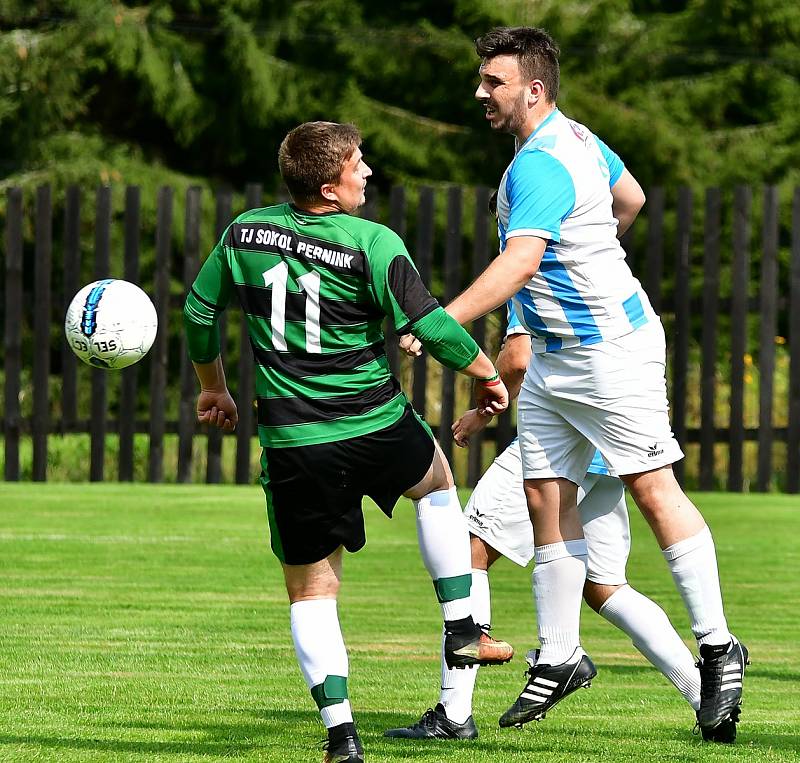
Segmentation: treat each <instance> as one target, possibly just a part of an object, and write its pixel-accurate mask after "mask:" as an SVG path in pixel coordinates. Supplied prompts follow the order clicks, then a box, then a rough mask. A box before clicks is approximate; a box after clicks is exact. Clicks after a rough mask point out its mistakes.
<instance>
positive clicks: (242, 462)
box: [236, 183, 262, 484]
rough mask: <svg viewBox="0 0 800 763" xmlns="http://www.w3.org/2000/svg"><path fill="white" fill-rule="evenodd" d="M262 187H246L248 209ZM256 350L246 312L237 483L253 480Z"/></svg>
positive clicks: (258, 199)
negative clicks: (251, 347)
mask: <svg viewBox="0 0 800 763" xmlns="http://www.w3.org/2000/svg"><path fill="white" fill-rule="evenodd" d="M261 193H262V187H261V185H259V184H258V183H250V184H249V185H248V186H247V188H246V189H245V201H246V205H247V208H248V209H253V208H254V207H260V206H261ZM253 365H254V364H253V352H252V350H251V349H250V336H249V334H248V333H247V321H246V320H245V316H244V313H242V322H241V327H240V333H239V389H238V398H237V399H238V401H239V425H238V426H237V428H236V482H238V483H240V484H247V483H249V482H252V481H253V475H252V474H251V472H250V447H251V445H250V441H251V439H252V437H253V433H254V432H255V431H256V423H255V409H254V407H253V403H254V397H255V392H254V389H253Z"/></svg>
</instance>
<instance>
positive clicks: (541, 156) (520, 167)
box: [506, 149, 575, 241]
mask: <svg viewBox="0 0 800 763" xmlns="http://www.w3.org/2000/svg"><path fill="white" fill-rule="evenodd" d="M506 195H507V198H508V205H509V215H508V227H507V230H506V234H508V233H512V232H513V231H515V230H542V231H547V232H548V233H549V234H550V238H551V239H552V240H553V241H560V240H561V222H562V221H563V220H564V219H566V218H567V217H568V216H569V215H570V214H571V213H572V210H573V209H574V208H575V186H574V184H573V182H572V177H571V176H570V174H569V172H567V170H566V168H565V167H564V165H563V164H561V162H559V161H558V159H556V158H555V157H553V156H551V155H550V154H548V153H546V152H544V151H539V150H529V149H524V150H522V151H521V152H520V153H519V154H518V155H517V157H516V159H514V162H513V164H512V165H511V169H510V170H509V172H508V178H507V180H506Z"/></svg>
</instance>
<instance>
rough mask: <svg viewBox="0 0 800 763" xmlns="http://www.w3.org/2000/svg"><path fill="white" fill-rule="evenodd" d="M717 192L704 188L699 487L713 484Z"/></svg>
mask: <svg viewBox="0 0 800 763" xmlns="http://www.w3.org/2000/svg"><path fill="white" fill-rule="evenodd" d="M721 206H722V205H721V194H720V191H719V188H708V189H707V190H706V214H705V236H704V242H703V274H704V278H703V326H702V333H703V339H702V363H701V375H702V378H701V382H700V388H701V402H700V405H701V411H700V489H701V490H711V489H712V488H713V487H714V460H715V459H714V443H715V439H716V438H715V421H714V404H715V402H716V392H717V386H716V381H717V374H716V370H717V321H718V320H719V243H720V241H719V239H720V212H721Z"/></svg>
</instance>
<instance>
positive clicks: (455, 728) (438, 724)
mask: <svg viewBox="0 0 800 763" xmlns="http://www.w3.org/2000/svg"><path fill="white" fill-rule="evenodd" d="M383 735H384V736H385V737H396V738H400V739H477V738H478V729H477V727H476V726H475V721H474V720H473V719H472V716H471V715H470V717H469V718H467V720H465V721H464V723H456V722H455V721H451V720H450V719H449V718H448V717H447V713H446V712H445V710H444V707H442V705H441V703H439V704H438V705H436V707H435V708H433V710H426V711H425V712H424V713H423V714H422V718H420V719H419V720H418V721H417V722H416V723H415V724H414V725H413V726H406V728H404V729H387V730H386V731H384V732H383Z"/></svg>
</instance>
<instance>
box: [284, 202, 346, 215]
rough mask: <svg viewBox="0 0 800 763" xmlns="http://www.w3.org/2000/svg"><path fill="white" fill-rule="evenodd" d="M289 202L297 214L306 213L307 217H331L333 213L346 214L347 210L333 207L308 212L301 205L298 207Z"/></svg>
mask: <svg viewBox="0 0 800 763" xmlns="http://www.w3.org/2000/svg"><path fill="white" fill-rule="evenodd" d="M287 203H288V204H289V208H290V209H291V210H292V212H294V214H297V215H305V216H306V217H330V216H331V215H346V214H347V212H342V211H341V210H339V209H332V210H331V211H330V212H308V211H306V210H305V209H300V207H296V206H295V205H294V204H293V203H292V202H291V201H290V202H287Z"/></svg>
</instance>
